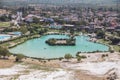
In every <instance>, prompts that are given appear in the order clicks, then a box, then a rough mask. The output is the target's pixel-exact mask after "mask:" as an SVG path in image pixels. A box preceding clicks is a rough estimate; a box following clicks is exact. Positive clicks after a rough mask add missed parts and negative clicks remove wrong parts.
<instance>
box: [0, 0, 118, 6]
mask: <svg viewBox="0 0 120 80" xmlns="http://www.w3.org/2000/svg"><path fill="white" fill-rule="evenodd" d="M117 1H118V2H120V0H0V2H1V3H2V4H3V5H18V4H21V5H26V4H29V3H35V4H38V3H39V4H59V5H60V4H76V3H77V4H78V3H80V4H93V5H94V4H97V5H112V4H116V3H117Z"/></svg>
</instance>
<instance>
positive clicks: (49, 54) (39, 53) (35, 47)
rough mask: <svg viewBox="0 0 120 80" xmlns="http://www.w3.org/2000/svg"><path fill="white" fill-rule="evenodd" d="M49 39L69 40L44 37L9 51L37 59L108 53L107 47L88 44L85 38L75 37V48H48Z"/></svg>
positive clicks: (52, 36) (55, 36) (51, 36)
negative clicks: (83, 53) (68, 54)
mask: <svg viewBox="0 0 120 80" xmlns="http://www.w3.org/2000/svg"><path fill="white" fill-rule="evenodd" d="M49 38H57V39H59V38H69V37H68V36H67V35H46V36H42V37H40V38H37V39H32V40H28V41H26V42H25V43H23V44H21V45H18V46H16V47H14V48H12V49H10V50H9V51H10V52H12V53H15V54H17V53H22V54H24V55H26V56H30V57H38V58H59V57H64V55H65V54H66V53H70V54H72V55H73V56H75V55H76V53H77V52H80V51H81V52H92V51H97V50H99V51H108V50H109V47H108V46H105V45H102V44H99V43H93V42H89V41H88V39H89V37H87V36H76V37H75V38H76V45H75V46H49V45H48V44H46V43H45V41H46V40H47V39H49Z"/></svg>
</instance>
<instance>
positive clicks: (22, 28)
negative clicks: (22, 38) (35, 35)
mask: <svg viewBox="0 0 120 80" xmlns="http://www.w3.org/2000/svg"><path fill="white" fill-rule="evenodd" d="M27 31H28V29H27V27H25V26H22V27H21V28H20V32H22V33H23V34H25V33H26V32H27Z"/></svg>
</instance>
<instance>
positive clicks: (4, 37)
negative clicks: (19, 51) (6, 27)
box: [0, 35, 10, 41]
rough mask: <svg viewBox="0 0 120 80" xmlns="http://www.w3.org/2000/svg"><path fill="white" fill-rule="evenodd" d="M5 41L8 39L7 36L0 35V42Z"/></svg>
mask: <svg viewBox="0 0 120 80" xmlns="http://www.w3.org/2000/svg"><path fill="white" fill-rule="evenodd" d="M7 39H10V36H9V35H0V41H4V40H7Z"/></svg>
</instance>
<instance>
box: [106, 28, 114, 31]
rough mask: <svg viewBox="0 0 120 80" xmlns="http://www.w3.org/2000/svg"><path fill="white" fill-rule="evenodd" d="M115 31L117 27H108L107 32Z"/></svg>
mask: <svg viewBox="0 0 120 80" xmlns="http://www.w3.org/2000/svg"><path fill="white" fill-rule="evenodd" d="M114 30H115V27H106V31H109V32H112V31H114Z"/></svg>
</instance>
